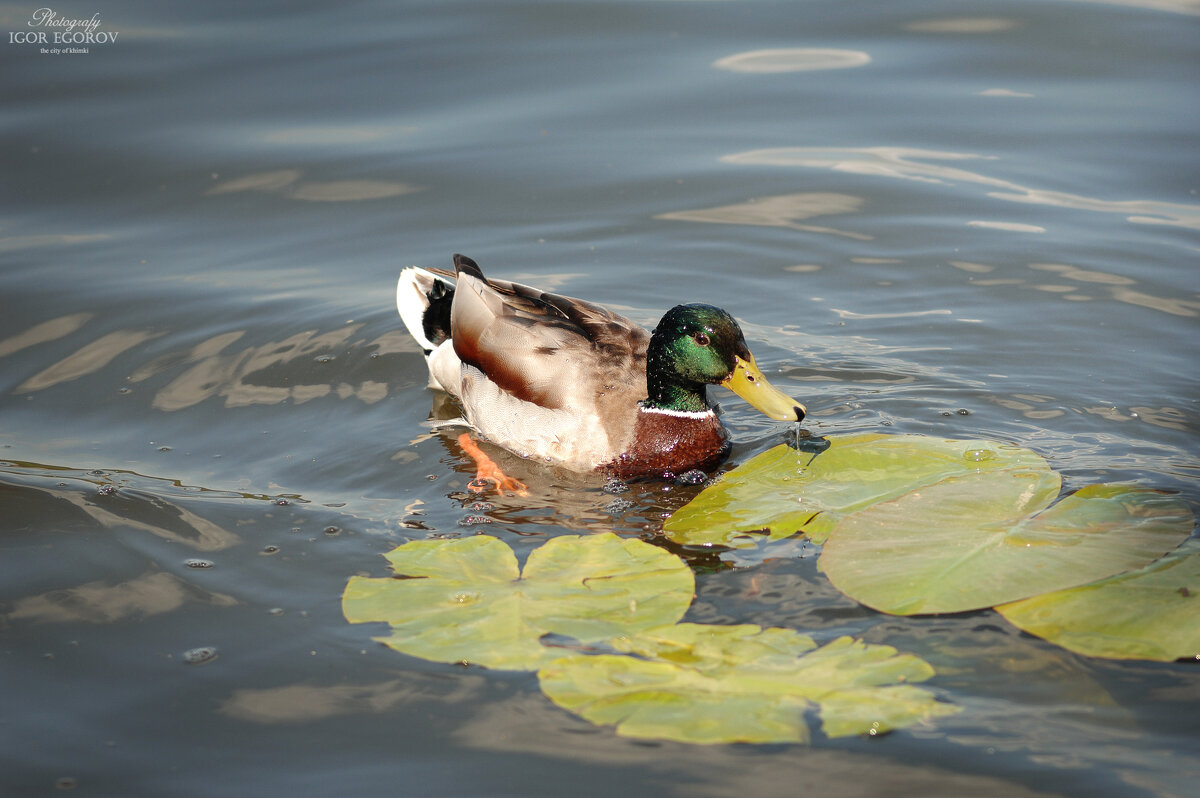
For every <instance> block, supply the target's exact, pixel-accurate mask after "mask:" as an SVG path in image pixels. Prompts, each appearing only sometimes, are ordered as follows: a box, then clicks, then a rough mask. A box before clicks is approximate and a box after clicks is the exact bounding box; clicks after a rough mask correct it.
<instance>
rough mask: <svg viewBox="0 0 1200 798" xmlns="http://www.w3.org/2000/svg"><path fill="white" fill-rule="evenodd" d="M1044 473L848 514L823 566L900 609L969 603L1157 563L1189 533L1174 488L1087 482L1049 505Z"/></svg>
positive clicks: (985, 479)
mask: <svg viewBox="0 0 1200 798" xmlns="http://www.w3.org/2000/svg"><path fill="white" fill-rule="evenodd" d="M1054 488H1055V485H1054V483H1053V481H1049V480H1047V479H1045V478H1044V476H1043V475H1042V474H1040V473H1026V472H1006V473H1003V474H993V473H987V472H980V473H977V474H971V475H968V476H962V477H957V478H954V479H948V480H944V481H942V482H940V483H938V484H936V485H931V486H929V487H927V488H924V489H922V490H920V491H917V492H913V493H909V494H908V495H905V496H902V497H900V498H898V499H894V500H892V501H889V502H883V503H880V504H875V505H872V506H871V507H868V508H866V509H864V510H861V511H859V512H857V513H854V514H852V515H849V516H847V517H846V518H843V519H842V520H841V522H840V523H839V524H838V527H837V532H836V534H834V535H833V536H832V537H830V539H829V541H828V542H827V543H826V544H825V547H824V549H823V551H822V552H821V559H820V561H819V567H820V568H821V569H822V570H823V571H824V572H825V574H826V576H828V577H829V579H830V581H831V582H832V583H833V584H834V586H835V587H837V589H838V590H840V591H842V592H843V593H845V594H846V595H847V596H849V597H850V598H853V599H854V600H856V601H858V602H861V603H862V604H866V605H867V606H868V607H872V608H874V609H877V610H880V611H882V612H888V613H893V614H896V615H917V614H924V613H944V612H964V611H967V610H975V609H981V608H984V607H991V606H994V605H996V604H1002V603H1005V602H1010V601H1017V600H1019V599H1024V598H1028V597H1030V596H1036V595H1040V594H1042V593H1048V592H1051V591H1055V590H1063V589H1065V588H1070V587H1077V586H1079V585H1085V584H1088V583H1089V582H1095V581H1096V580H1098V579H1104V578H1105V577H1108V576H1112V575H1113V574H1116V573H1120V572H1122V571H1127V570H1129V569H1132V568H1141V567H1142V566H1144V565H1146V564H1148V563H1150V562H1153V561H1154V560H1156V559H1158V558H1159V557H1161V556H1162V555H1163V554H1165V553H1166V552H1168V551H1170V550H1172V549H1174V548H1175V547H1176V546H1178V545H1179V544H1180V543H1181V542H1182V541H1183V540H1184V539H1185V538H1186V537H1187V536H1188V535H1189V534H1191V531H1192V528H1193V525H1194V519H1193V517H1192V512H1191V510H1190V509H1189V508H1188V506H1187V504H1185V503H1184V502H1183V501H1181V500H1180V499H1179V498H1178V497H1175V496H1172V495H1168V494H1164V493H1161V492H1159V491H1154V490H1148V489H1145V488H1137V487H1131V486H1120V485H1092V486H1089V487H1086V488H1083V489H1082V490H1080V491H1078V492H1076V493H1074V494H1072V495H1071V496H1068V497H1066V498H1064V499H1063V500H1062V501H1060V502H1058V504H1056V505H1054V506H1053V507H1050V508H1049V509H1046V510H1043V508H1044V507H1046V505H1048V504H1049V503H1050V501H1051V500H1052V499H1053V498H1054V493H1055V490H1054Z"/></svg>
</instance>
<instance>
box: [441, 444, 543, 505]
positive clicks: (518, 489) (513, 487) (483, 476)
mask: <svg viewBox="0 0 1200 798" xmlns="http://www.w3.org/2000/svg"><path fill="white" fill-rule="evenodd" d="M458 445H459V446H461V447H462V450H463V451H464V452H466V453H467V454H468V455H469V456H470V458H471V459H472V460H474V461H475V479H473V480H471V481H470V482H469V483H468V484H467V487H468V488H469V489H470V490H471V491H473V492H475V493H483V491H485V490H487V486H488V484H489V483H490V484H492V485H495V486H496V490H497V491H499V492H501V493H504V492H506V491H507V492H510V493H515V494H517V495H518V496H528V495H529V491H528V490H527V489H526V487H525V483H524V482H521V481H520V480H519V479H513V478H512V477H510V476H509V475H508V474H505V473H504V472H503V471H501V470H500V466H498V465H496V462H495V461H494V460H492V458H490V457H488V456H487V455H486V454H484V452H483V450H482V449H480V448H479V445H478V444H477V443H475V441H473V440H471V436H470V435H468V434H467V433H465V432H464V433H463V434H461V435H459V436H458Z"/></svg>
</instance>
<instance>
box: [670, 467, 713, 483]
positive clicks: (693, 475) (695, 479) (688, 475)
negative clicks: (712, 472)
mask: <svg viewBox="0 0 1200 798" xmlns="http://www.w3.org/2000/svg"><path fill="white" fill-rule="evenodd" d="M707 479H708V474H705V473H704V472H703V471H701V470H700V469H698V468H693V469H692V470H691V471H685V472H683V473H682V474H680V475H679V476H677V477H675V481H676V482H677V483H679V484H680V485H699V484H700V483H702V482H705V481H706V480H707Z"/></svg>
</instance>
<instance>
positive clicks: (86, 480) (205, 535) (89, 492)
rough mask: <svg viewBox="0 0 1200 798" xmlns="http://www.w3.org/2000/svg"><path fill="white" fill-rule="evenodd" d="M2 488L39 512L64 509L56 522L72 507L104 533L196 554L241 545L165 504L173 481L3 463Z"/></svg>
mask: <svg viewBox="0 0 1200 798" xmlns="http://www.w3.org/2000/svg"><path fill="white" fill-rule="evenodd" d="M0 485H4V486H7V487H8V488H10V490H11V491H13V492H12V493H10V494H9V500H10V501H13V502H15V501H16V498H17V496H22V497H27V501H28V502H30V503H32V504H33V505H34V506H36V507H42V508H49V507H55V506H57V507H58V508H62V509H56V510H54V511H53V512H52V513H51V515H53V516H54V517H57V518H60V519H61V518H64V517H67V516H66V515H64V513H63V510H64V509H66V508H67V507H71V508H74V509H75V510H78V511H79V513H80V514H82V516H83V517H85V518H88V519H90V520H91V521H94V522H95V523H97V524H99V525H100V526H101V527H103V528H105V529H120V528H125V529H135V530H139V531H143V532H149V533H150V534H152V535H154V536H155V537H158V538H161V539H163V540H167V541H170V542H172V543H178V544H181V545H183V546H187V547H188V548H190V549H193V550H196V551H220V550H222V549H227V548H229V547H231V546H234V545H236V544H237V543H239V542H240V541H241V539H240V538H239V537H238V535H237V534H235V533H233V532H230V531H228V530H226V529H225V528H224V527H222V526H219V525H218V524H215V523H213V522H212V521H209V520H208V519H206V518H203V517H201V516H200V515H198V514H196V513H195V512H193V511H192V510H190V509H188V508H186V507H184V506H183V505H182V504H181V503H180V502H179V501H175V500H172V499H169V498H167V495H170V494H172V493H176V492H178V491H179V490H180V489H181V486H180V485H179V483H178V482H177V481H175V480H164V479H160V478H155V477H145V476H142V475H140V474H136V473H134V472H132V471H105V470H92V471H87V472H85V471H82V470H80V469H72V468H63V467H60V466H51V465H44V464H40V463H26V462H5V461H0ZM204 493H207V494H209V495H212V494H214V493H216V492H214V491H204ZM220 495H229V494H220ZM233 495H239V496H240V495H241V494H233ZM76 517H78V516H76ZM60 522H61V521H60Z"/></svg>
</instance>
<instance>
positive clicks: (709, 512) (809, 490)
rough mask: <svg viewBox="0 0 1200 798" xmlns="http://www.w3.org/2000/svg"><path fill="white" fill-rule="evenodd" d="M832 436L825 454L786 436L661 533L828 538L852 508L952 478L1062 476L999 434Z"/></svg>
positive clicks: (694, 537) (735, 538)
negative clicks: (972, 437) (967, 436)
mask: <svg viewBox="0 0 1200 798" xmlns="http://www.w3.org/2000/svg"><path fill="white" fill-rule="evenodd" d="M828 440H829V448H827V449H825V450H824V451H822V452H821V453H820V454H815V455H814V454H812V453H811V452H803V451H797V450H795V449H792V448H791V447H790V446H786V445H780V446H777V447H775V448H774V449H771V450H769V451H766V452H763V453H762V454H760V455H758V456H757V457H754V458H752V459H750V460H748V461H747V462H745V463H743V464H742V465H740V466H738V467H737V468H735V469H734V470H733V471H730V472H729V473H727V474H725V475H724V476H722V477H721V479H720V480H719V481H718V482H717V483H716V484H714V485H712V486H710V487H709V488H706V489H705V490H704V491H702V492H701V493H700V495H698V496H697V497H696V498H695V499H693V500H692V501H691V502H690V503H689V504H687V505H685V506H684V507H681V508H680V509H679V510H677V511H676V512H675V513H674V514H673V515H672V516H671V518H670V519H668V520H667V522H666V523H665V524H664V525H663V532H664V533H665V534H666V536H667V537H668V538H670V539H671V540H673V541H675V542H677V543H683V544H692V545H717V546H726V547H732V548H742V547H749V546H754V545H756V544H757V543H758V542H759V541H760V540H763V539H769V540H778V539H781V538H786V537H789V536H791V535H794V534H796V533H797V532H802V533H804V534H806V535H808V537H809V538H810V539H812V541H813V542H814V543H823V542H824V541H825V539H826V538H827V537H828V536H829V533H830V532H831V531H832V530H833V528H834V527H835V526H836V525H837V522H838V521H839V520H840V519H841V518H843V517H845V516H846V515H848V514H850V513H853V512H855V511H857V510H860V509H862V508H864V507H868V506H870V505H872V504H877V503H879V502H883V501H888V500H890V499H894V498H897V497H899V496H903V495H904V494H907V493H912V492H913V491H917V490H921V489H922V488H925V487H927V486H930V485H936V484H938V483H939V482H942V481H944V480H947V479H952V478H954V477H960V476H965V475H967V474H989V475H992V474H995V475H996V476H997V477H999V476H1000V473H1008V472H1022V473H1023V472H1028V473H1031V474H1037V475H1038V476H1039V479H1040V480H1041V481H1042V482H1044V483H1045V485H1046V488H1047V490H1050V491H1052V493H1057V492H1058V489H1059V485H1060V482H1059V477H1058V475H1057V474H1055V473H1054V472H1053V471H1052V470H1051V468H1050V466H1049V464H1048V463H1046V461H1045V460H1044V459H1043V458H1042V457H1041V456H1040V455H1038V454H1036V453H1035V452H1032V451H1030V450H1028V449H1022V448H1020V447H1018V446H1012V445H1010V444H1005V443H999V442H996V441H988V440H943V439H940V438H928V437H925V436H923V435H876V434H864V435H848V436H845V437H832V438H829V439H828ZM998 472H999V473H998Z"/></svg>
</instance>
